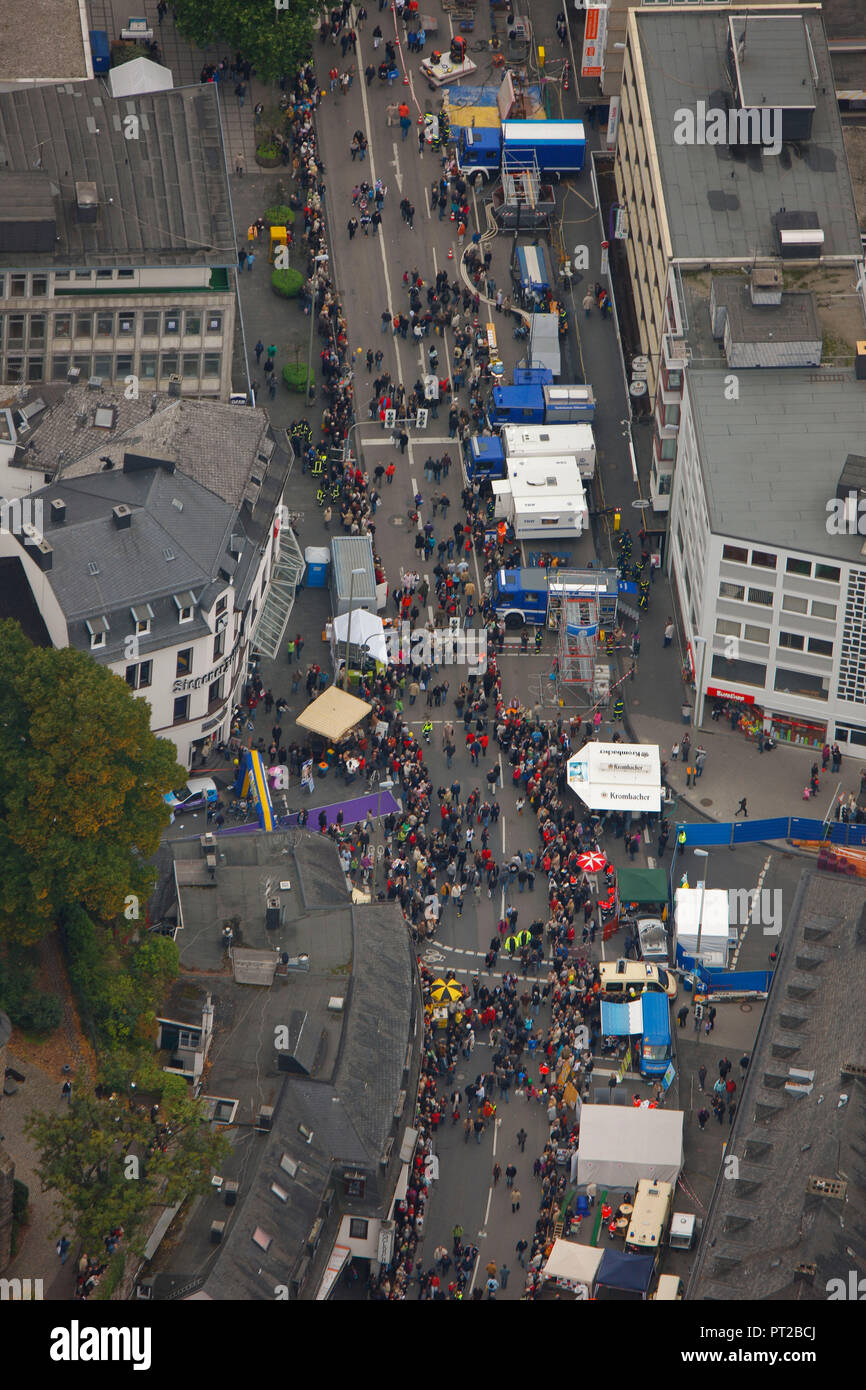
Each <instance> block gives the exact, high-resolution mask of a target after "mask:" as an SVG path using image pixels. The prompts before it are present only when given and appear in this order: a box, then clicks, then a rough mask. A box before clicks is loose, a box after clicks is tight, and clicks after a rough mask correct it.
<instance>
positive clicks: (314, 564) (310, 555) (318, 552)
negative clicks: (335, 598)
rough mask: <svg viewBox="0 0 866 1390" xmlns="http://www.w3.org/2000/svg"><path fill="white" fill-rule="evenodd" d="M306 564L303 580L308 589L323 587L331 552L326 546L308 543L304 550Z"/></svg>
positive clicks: (325, 583)
mask: <svg viewBox="0 0 866 1390" xmlns="http://www.w3.org/2000/svg"><path fill="white" fill-rule="evenodd" d="M304 560H305V562H306V566H307V573H306V578H305V582H306V585H307V588H308V589H324V588H325V586H326V585H327V583H328V565H329V564H330V562H331V552H330V550H329V549H328V547H327V546H323V545H308V546H307V548H306V550H305V551H304Z"/></svg>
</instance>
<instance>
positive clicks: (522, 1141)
mask: <svg viewBox="0 0 866 1390" xmlns="http://www.w3.org/2000/svg"><path fill="white" fill-rule="evenodd" d="M528 1138H529V1135H528V1134H527V1133H526V1130H525V1129H523V1128H522V1127H521V1128H520V1129H519V1130H518V1131H517V1143H518V1145H519V1147H520V1152H521V1153H523V1151H524V1149H525V1148H526V1141H527V1139H528Z"/></svg>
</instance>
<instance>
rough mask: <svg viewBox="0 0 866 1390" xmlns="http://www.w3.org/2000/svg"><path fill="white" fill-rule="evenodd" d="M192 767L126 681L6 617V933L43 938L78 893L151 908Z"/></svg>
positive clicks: (1, 893) (2, 755)
mask: <svg viewBox="0 0 866 1390" xmlns="http://www.w3.org/2000/svg"><path fill="white" fill-rule="evenodd" d="M186 775H187V774H186V771H185V769H183V768H182V767H180V766H179V764H178V762H177V758H176V753H175V749H174V745H173V744H171V743H169V742H167V740H165V739H160V738H157V737H156V736H155V735H154V734H152V733H151V730H150V706H149V705H148V704H147V702H146V701H145V700H138V699H136V698H135V697H134V696H133V694H132V691H131V690H130V689H129V687H128V686H127V684H126V682H125V681H123V680H121V679H120V677H118V676H116V675H114V674H113V673H112V672H111V671H109V670H108V669H107V667H105V666H100V665H99V664H98V663H97V662H95V661H94V660H93V658H92V657H91V656H89V655H88V654H87V653H84V652H78V651H74V650H73V649H72V648H69V647H66V648H63V649H62V650H60V651H55V650H54V649H52V648H44V647H36V646H34V645H33V643H32V642H30V641H29V640H28V638H27V637H25V636H24V633H23V632H22V631H21V628H20V627H19V626H18V624H17V623H15V622H12V621H11V620H10V621H7V622H3V623H0V938H5V939H6V940H8V941H17V942H22V943H25V944H27V943H31V942H35V941H38V940H39V939H40V938H41V937H42V936H44V935H45V934H46V933H47V932H50V931H51V930H52V929H53V927H54V925H55V918H56V916H57V914H58V912H59V911H60V910H61V908H63V907H64V906H66V905H67V904H69V903H81V904H83V905H84V906H85V907H86V908H87V909H88V911H91V912H93V913H95V914H96V915H97V916H99V917H102V918H104V919H106V920H108V919H111V918H113V917H116V916H118V915H119V914H120V913H121V912H122V911H123V910H124V906H125V904H126V900H127V898H128V897H129V896H134V897H135V898H136V899H138V902H139V903H140V904H141V911H142V913H143V904H144V902H145V899H146V898H147V896H148V894H149V893H150V891H151V888H152V885H153V881H154V876H155V875H154V870H153V869H151V868H150V867H149V866H148V864H147V862H146V861H147V859H148V857H149V856H150V855H152V854H153V853H154V852H155V851H156V849H157V847H158V845H159V841H160V836H161V834H162V832H163V830H164V829H165V827H166V825H167V823H168V809H167V807H166V805H165V801H164V795H165V793H166V792H167V791H169V790H170V788H172V787H176V786H181V785H182V784H183V782H184V780H185V778H186ZM130 906H132V905H130Z"/></svg>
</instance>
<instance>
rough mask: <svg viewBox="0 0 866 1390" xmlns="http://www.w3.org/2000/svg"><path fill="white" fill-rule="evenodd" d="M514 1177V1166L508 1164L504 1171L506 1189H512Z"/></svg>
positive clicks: (515, 1171) (515, 1174)
mask: <svg viewBox="0 0 866 1390" xmlns="http://www.w3.org/2000/svg"><path fill="white" fill-rule="evenodd" d="M516 1177H517V1169H516V1168H515V1166H514V1164H513V1163H509V1165H508V1167H507V1168H506V1170H505V1186H506V1187H513V1186H514V1179H515V1178H516Z"/></svg>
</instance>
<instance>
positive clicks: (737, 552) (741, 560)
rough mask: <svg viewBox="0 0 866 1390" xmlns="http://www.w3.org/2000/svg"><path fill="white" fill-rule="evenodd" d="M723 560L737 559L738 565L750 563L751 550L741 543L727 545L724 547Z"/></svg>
mask: <svg viewBox="0 0 866 1390" xmlns="http://www.w3.org/2000/svg"><path fill="white" fill-rule="evenodd" d="M722 559H723V560H736V562H737V564H738V565H747V564H748V563H749V552H748V550H744V549H743V547H742V546H739V545H726V546H724V547H723V548H722Z"/></svg>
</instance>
